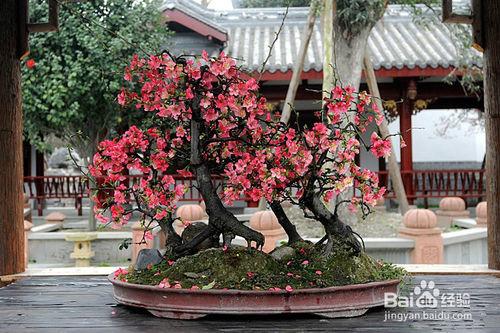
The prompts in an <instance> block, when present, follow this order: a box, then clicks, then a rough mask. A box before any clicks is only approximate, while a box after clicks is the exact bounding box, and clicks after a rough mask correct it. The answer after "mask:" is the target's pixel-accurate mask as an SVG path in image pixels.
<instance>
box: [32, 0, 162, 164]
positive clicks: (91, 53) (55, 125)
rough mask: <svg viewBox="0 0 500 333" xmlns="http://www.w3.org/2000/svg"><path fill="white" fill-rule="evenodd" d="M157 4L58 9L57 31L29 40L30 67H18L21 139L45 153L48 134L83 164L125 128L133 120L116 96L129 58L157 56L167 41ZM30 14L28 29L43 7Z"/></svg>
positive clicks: (118, 2) (125, 0) (105, 2)
mask: <svg viewBox="0 0 500 333" xmlns="http://www.w3.org/2000/svg"><path fill="white" fill-rule="evenodd" d="M158 5H159V3H158V2H157V1H154V0H146V1H136V0H94V1H84V2H83V1H82V2H64V3H62V2H61V5H60V7H61V8H60V13H59V32H52V33H37V34H32V35H31V36H30V49H31V54H30V55H29V57H28V59H33V60H34V61H35V63H36V65H35V66H34V67H32V68H29V67H31V66H23V67H24V68H23V107H24V117H25V118H24V130H25V138H26V139H28V140H29V141H30V142H31V143H33V144H35V145H37V147H38V148H40V149H47V148H50V147H48V145H47V144H46V143H44V141H43V138H44V137H46V136H48V135H54V136H56V137H58V138H61V139H63V140H65V141H67V142H70V143H71V144H73V145H74V146H75V148H76V149H77V150H78V152H79V153H80V155H81V156H82V157H89V156H91V154H92V152H93V151H94V147H95V145H96V144H97V143H98V142H99V141H101V140H102V139H103V138H105V137H106V136H107V135H109V134H111V133H112V132H116V131H120V128H124V127H128V126H127V125H128V123H129V122H131V121H133V120H132V119H130V118H129V116H128V115H127V112H126V110H125V111H124V110H123V108H122V107H120V106H119V105H118V103H116V96H117V95H118V93H119V91H120V88H121V85H122V82H123V69H124V67H125V65H126V64H127V63H128V62H129V61H130V58H131V57H132V55H133V54H135V53H144V52H148V53H152V52H158V51H159V49H160V46H161V44H164V43H165V41H166V38H167V37H166V36H167V29H166V27H165V25H164V24H162V22H161V14H160V12H159V11H158ZM30 14H31V18H30V19H31V21H32V22H33V21H34V22H41V21H46V16H47V7H46V1H45V0H37V1H32V2H30ZM27 65H30V63H28V62H27ZM76 133H81V134H82V135H79V136H75V134H76Z"/></svg>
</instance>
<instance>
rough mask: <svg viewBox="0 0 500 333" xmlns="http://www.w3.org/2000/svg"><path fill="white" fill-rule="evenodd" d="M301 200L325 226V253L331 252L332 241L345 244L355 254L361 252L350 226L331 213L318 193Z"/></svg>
mask: <svg viewBox="0 0 500 333" xmlns="http://www.w3.org/2000/svg"><path fill="white" fill-rule="evenodd" d="M303 202H304V204H305V206H306V207H307V208H308V209H309V210H310V211H311V212H312V213H313V214H314V216H315V217H316V219H317V220H318V221H319V222H321V224H323V227H324V228H325V234H326V235H325V238H326V239H327V244H326V248H325V253H324V254H325V255H329V254H330V253H331V252H332V250H333V243H334V242H338V243H344V244H346V245H347V246H348V247H350V248H351V249H352V250H353V251H354V253H356V254H358V253H360V252H361V250H362V247H361V244H360V241H359V240H358V239H357V238H356V236H355V235H354V232H353V231H352V229H351V227H350V226H348V225H346V224H345V223H344V222H342V221H341V220H340V219H339V217H338V216H337V215H336V214H333V213H332V212H331V211H330V210H329V209H328V208H327V207H326V205H325V204H324V203H323V201H322V200H321V198H320V196H319V195H317V194H311V195H308V196H307V197H306V198H305V199H304V201H303Z"/></svg>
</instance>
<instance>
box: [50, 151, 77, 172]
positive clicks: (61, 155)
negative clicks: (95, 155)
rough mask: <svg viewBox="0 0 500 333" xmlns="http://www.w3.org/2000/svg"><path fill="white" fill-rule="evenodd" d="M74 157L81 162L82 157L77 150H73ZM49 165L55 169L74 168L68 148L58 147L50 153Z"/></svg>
mask: <svg viewBox="0 0 500 333" xmlns="http://www.w3.org/2000/svg"><path fill="white" fill-rule="evenodd" d="M71 154H72V155H73V157H74V158H75V159H76V160H77V161H78V162H79V164H81V163H80V162H81V161H80V157H79V156H78V154H77V153H76V152H75V151H72V152H71ZM48 165H49V167H50V168H54V169H66V168H74V167H75V165H74V163H73V160H72V159H71V158H70V156H69V153H68V149H67V148H56V149H55V150H54V152H53V153H52V155H50V158H49V161H48Z"/></svg>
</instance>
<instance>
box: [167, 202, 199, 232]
mask: <svg viewBox="0 0 500 333" xmlns="http://www.w3.org/2000/svg"><path fill="white" fill-rule="evenodd" d="M175 214H176V216H177V217H179V218H181V219H182V221H184V222H194V221H199V220H203V219H204V218H205V211H204V209H203V208H202V207H201V206H200V205H192V204H190V205H182V206H180V207H179V208H177V211H176V213H175ZM174 229H175V232H177V233H178V234H179V235H181V234H182V231H183V230H184V225H183V224H182V223H181V222H180V221H175V223H174Z"/></svg>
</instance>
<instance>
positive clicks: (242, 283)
mask: <svg viewBox="0 0 500 333" xmlns="http://www.w3.org/2000/svg"><path fill="white" fill-rule="evenodd" d="M293 249H294V254H293V255H291V256H288V257H285V258H283V259H282V260H276V259H274V258H273V257H272V256H271V255H269V254H266V253H263V252H260V251H256V250H253V249H252V250H247V249H246V248H242V247H232V248H230V249H227V250H226V251H224V250H223V249H220V248H216V249H215V248H214V249H208V250H205V251H202V252H200V253H198V254H196V255H192V256H187V257H184V258H182V259H179V260H178V261H176V262H173V261H170V262H169V261H166V262H163V263H161V264H159V265H156V266H152V267H150V268H149V269H146V270H144V271H131V272H130V273H129V274H127V275H126V276H125V278H126V279H127V280H128V281H129V282H131V283H138V284H149V285H158V284H159V283H160V282H161V281H162V280H164V279H168V281H169V283H170V284H171V285H174V284H176V283H178V284H180V285H181V286H182V288H191V287H192V286H197V287H199V288H203V287H204V288H205V289H207V288H217V289H224V288H228V289H241V290H252V289H253V290H267V289H269V288H276V287H278V288H282V289H284V288H285V287H287V286H290V287H292V288H294V289H300V288H325V287H331V286H339V285H346V284H356V283H366V282H371V281H381V280H391V279H402V278H403V277H404V276H405V274H406V273H405V271H404V270H403V269H401V268H397V267H395V266H393V265H390V264H387V263H382V262H378V261H375V260H374V259H372V258H371V257H369V256H368V255H366V254H364V253H362V254H360V255H358V256H356V255H353V253H352V252H351V251H350V250H348V249H346V248H343V247H342V246H340V245H339V246H335V247H334V249H333V251H332V253H331V255H329V256H324V255H323V250H324V248H321V247H320V248H317V247H315V246H314V245H313V244H311V243H308V242H301V243H298V244H296V245H294V246H293Z"/></svg>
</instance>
